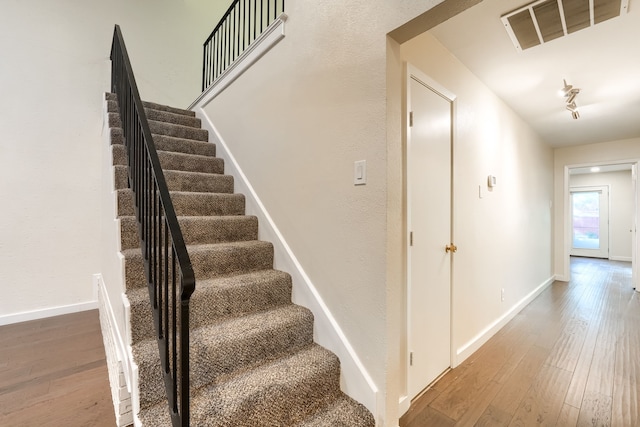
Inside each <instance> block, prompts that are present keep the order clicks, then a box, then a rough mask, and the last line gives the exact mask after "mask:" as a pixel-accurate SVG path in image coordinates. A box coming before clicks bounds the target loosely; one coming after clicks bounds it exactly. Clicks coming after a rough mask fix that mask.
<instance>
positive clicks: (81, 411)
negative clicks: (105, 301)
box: [0, 310, 115, 427]
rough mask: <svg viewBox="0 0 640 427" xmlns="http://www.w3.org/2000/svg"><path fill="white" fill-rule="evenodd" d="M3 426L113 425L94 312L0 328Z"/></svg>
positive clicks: (108, 388) (98, 325) (112, 412)
mask: <svg viewBox="0 0 640 427" xmlns="http://www.w3.org/2000/svg"><path fill="white" fill-rule="evenodd" d="M0 337H2V342H3V343H4V344H6V345H4V346H0V365H1V366H2V369H0V425H1V426H21V427H22V426H34V427H35V426H38V427H40V426H61V425H65V426H76V425H77V426H95V427H102V426H105V427H106V426H114V425H115V414H114V408H113V403H112V401H111V392H110V387H109V379H108V372H107V368H106V360H105V354H104V345H103V343H102V335H101V331H100V322H99V318H98V312H97V310H92V311H87V312H81V313H74V314H69V315H64V316H57V317H53V318H49V319H40V320H36V321H31V322H23V323H19V324H13V325H6V326H2V327H0Z"/></svg>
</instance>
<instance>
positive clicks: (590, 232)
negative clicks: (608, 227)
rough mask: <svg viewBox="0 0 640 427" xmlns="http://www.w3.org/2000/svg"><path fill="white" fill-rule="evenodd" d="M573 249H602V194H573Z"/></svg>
mask: <svg viewBox="0 0 640 427" xmlns="http://www.w3.org/2000/svg"><path fill="white" fill-rule="evenodd" d="M571 200H572V209H573V247H574V248H576V249H599V248H600V192H599V191H581V192H576V193H572V197H571Z"/></svg>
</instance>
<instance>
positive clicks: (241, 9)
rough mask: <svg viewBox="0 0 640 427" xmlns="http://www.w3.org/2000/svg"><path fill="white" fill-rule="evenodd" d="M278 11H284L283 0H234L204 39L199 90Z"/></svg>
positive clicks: (209, 84)
mask: <svg viewBox="0 0 640 427" xmlns="http://www.w3.org/2000/svg"><path fill="white" fill-rule="evenodd" d="M281 13H284V0H235V1H234V2H233V3H232V4H231V6H230V7H229V9H228V10H227V12H226V13H225V14H224V16H223V17H222V19H221V20H220V22H218V25H216V27H215V28H214V29H213V31H212V32H211V35H209V37H208V38H207V40H206V41H205V42H204V45H203V50H204V53H203V65H202V91H203V92H204V91H205V90H206V89H207V88H208V87H209V86H211V84H212V83H213V82H214V81H215V80H216V79H217V78H218V77H219V76H220V75H221V74H222V73H224V72H225V71H226V70H227V68H229V66H230V65H231V64H232V63H233V62H234V61H235V60H236V59H237V58H238V57H239V56H240V55H241V54H242V53H243V52H244V51H245V49H247V48H248V47H249V45H251V43H252V42H253V41H254V40H255V39H256V38H258V37H259V36H260V34H262V32H263V31H264V30H265V29H266V28H267V27H268V26H269V24H271V23H272V22H273V21H274V20H275V19H276V18H277V17H278V16H279V15H280V14H281Z"/></svg>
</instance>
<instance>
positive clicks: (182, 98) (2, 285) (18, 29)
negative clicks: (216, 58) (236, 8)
mask: <svg viewBox="0 0 640 427" xmlns="http://www.w3.org/2000/svg"><path fill="white" fill-rule="evenodd" d="M207 3H215V4H213V5H211V4H207ZM228 4H229V2H204V1H200V0H198V1H196V0H190V1H186V2H176V1H170V0H161V1H150V0H142V1H135V2H130V1H125V0H117V1H98V0H93V1H86V2H78V1H72V0H61V1H56V2H51V1H47V0H29V1H13V0H2V1H0V8H1V9H2V13H1V14H0V28H1V30H0V32H1V34H2V37H0V51H1V52H2V64H3V65H2V67H0V87H1V88H2V90H1V93H2V96H0V129H1V130H2V138H1V139H0V199H1V200H3V203H2V206H3V212H2V221H0V292H1V293H2V298H0V316H11V315H13V314H16V313H21V312H33V311H38V310H47V309H50V308H52V307H59V306H69V305H73V304H80V303H84V302H87V301H89V300H92V299H93V298H94V296H93V293H92V289H91V274H92V273H96V272H99V271H100V269H101V267H100V250H99V246H100V223H99V221H100V195H99V191H100V159H101V150H100V143H101V138H100V131H101V123H102V115H101V112H102V103H101V100H102V93H103V92H104V91H107V90H108V89H109V78H110V62H109V52H110V47H111V38H112V33H113V26H114V24H116V23H119V24H120V25H121V26H122V30H123V33H124V36H125V40H126V42H127V44H128V48H129V54H130V55H131V57H132V62H133V67H134V70H135V72H136V74H137V78H138V83H139V86H140V91H141V94H142V96H143V97H144V98H147V99H149V100H152V101H157V102H165V103H171V104H175V105H176V106H182V107H186V106H187V105H188V104H189V103H190V101H191V100H192V99H193V98H194V97H195V96H196V95H197V94H198V93H199V88H200V70H201V59H200V55H201V43H202V42H203V41H204V38H205V37H206V36H207V35H208V33H209V32H210V31H211V28H212V27H213V26H214V25H215V22H217V20H218V18H219V17H220V16H221V15H222V13H223V12H224V10H225V9H226V7H227V5H228Z"/></svg>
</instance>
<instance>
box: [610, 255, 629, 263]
mask: <svg viewBox="0 0 640 427" xmlns="http://www.w3.org/2000/svg"><path fill="white" fill-rule="evenodd" d="M609 259H610V260H611V261H623V262H631V261H632V258H631V257H630V256H611V257H609Z"/></svg>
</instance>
